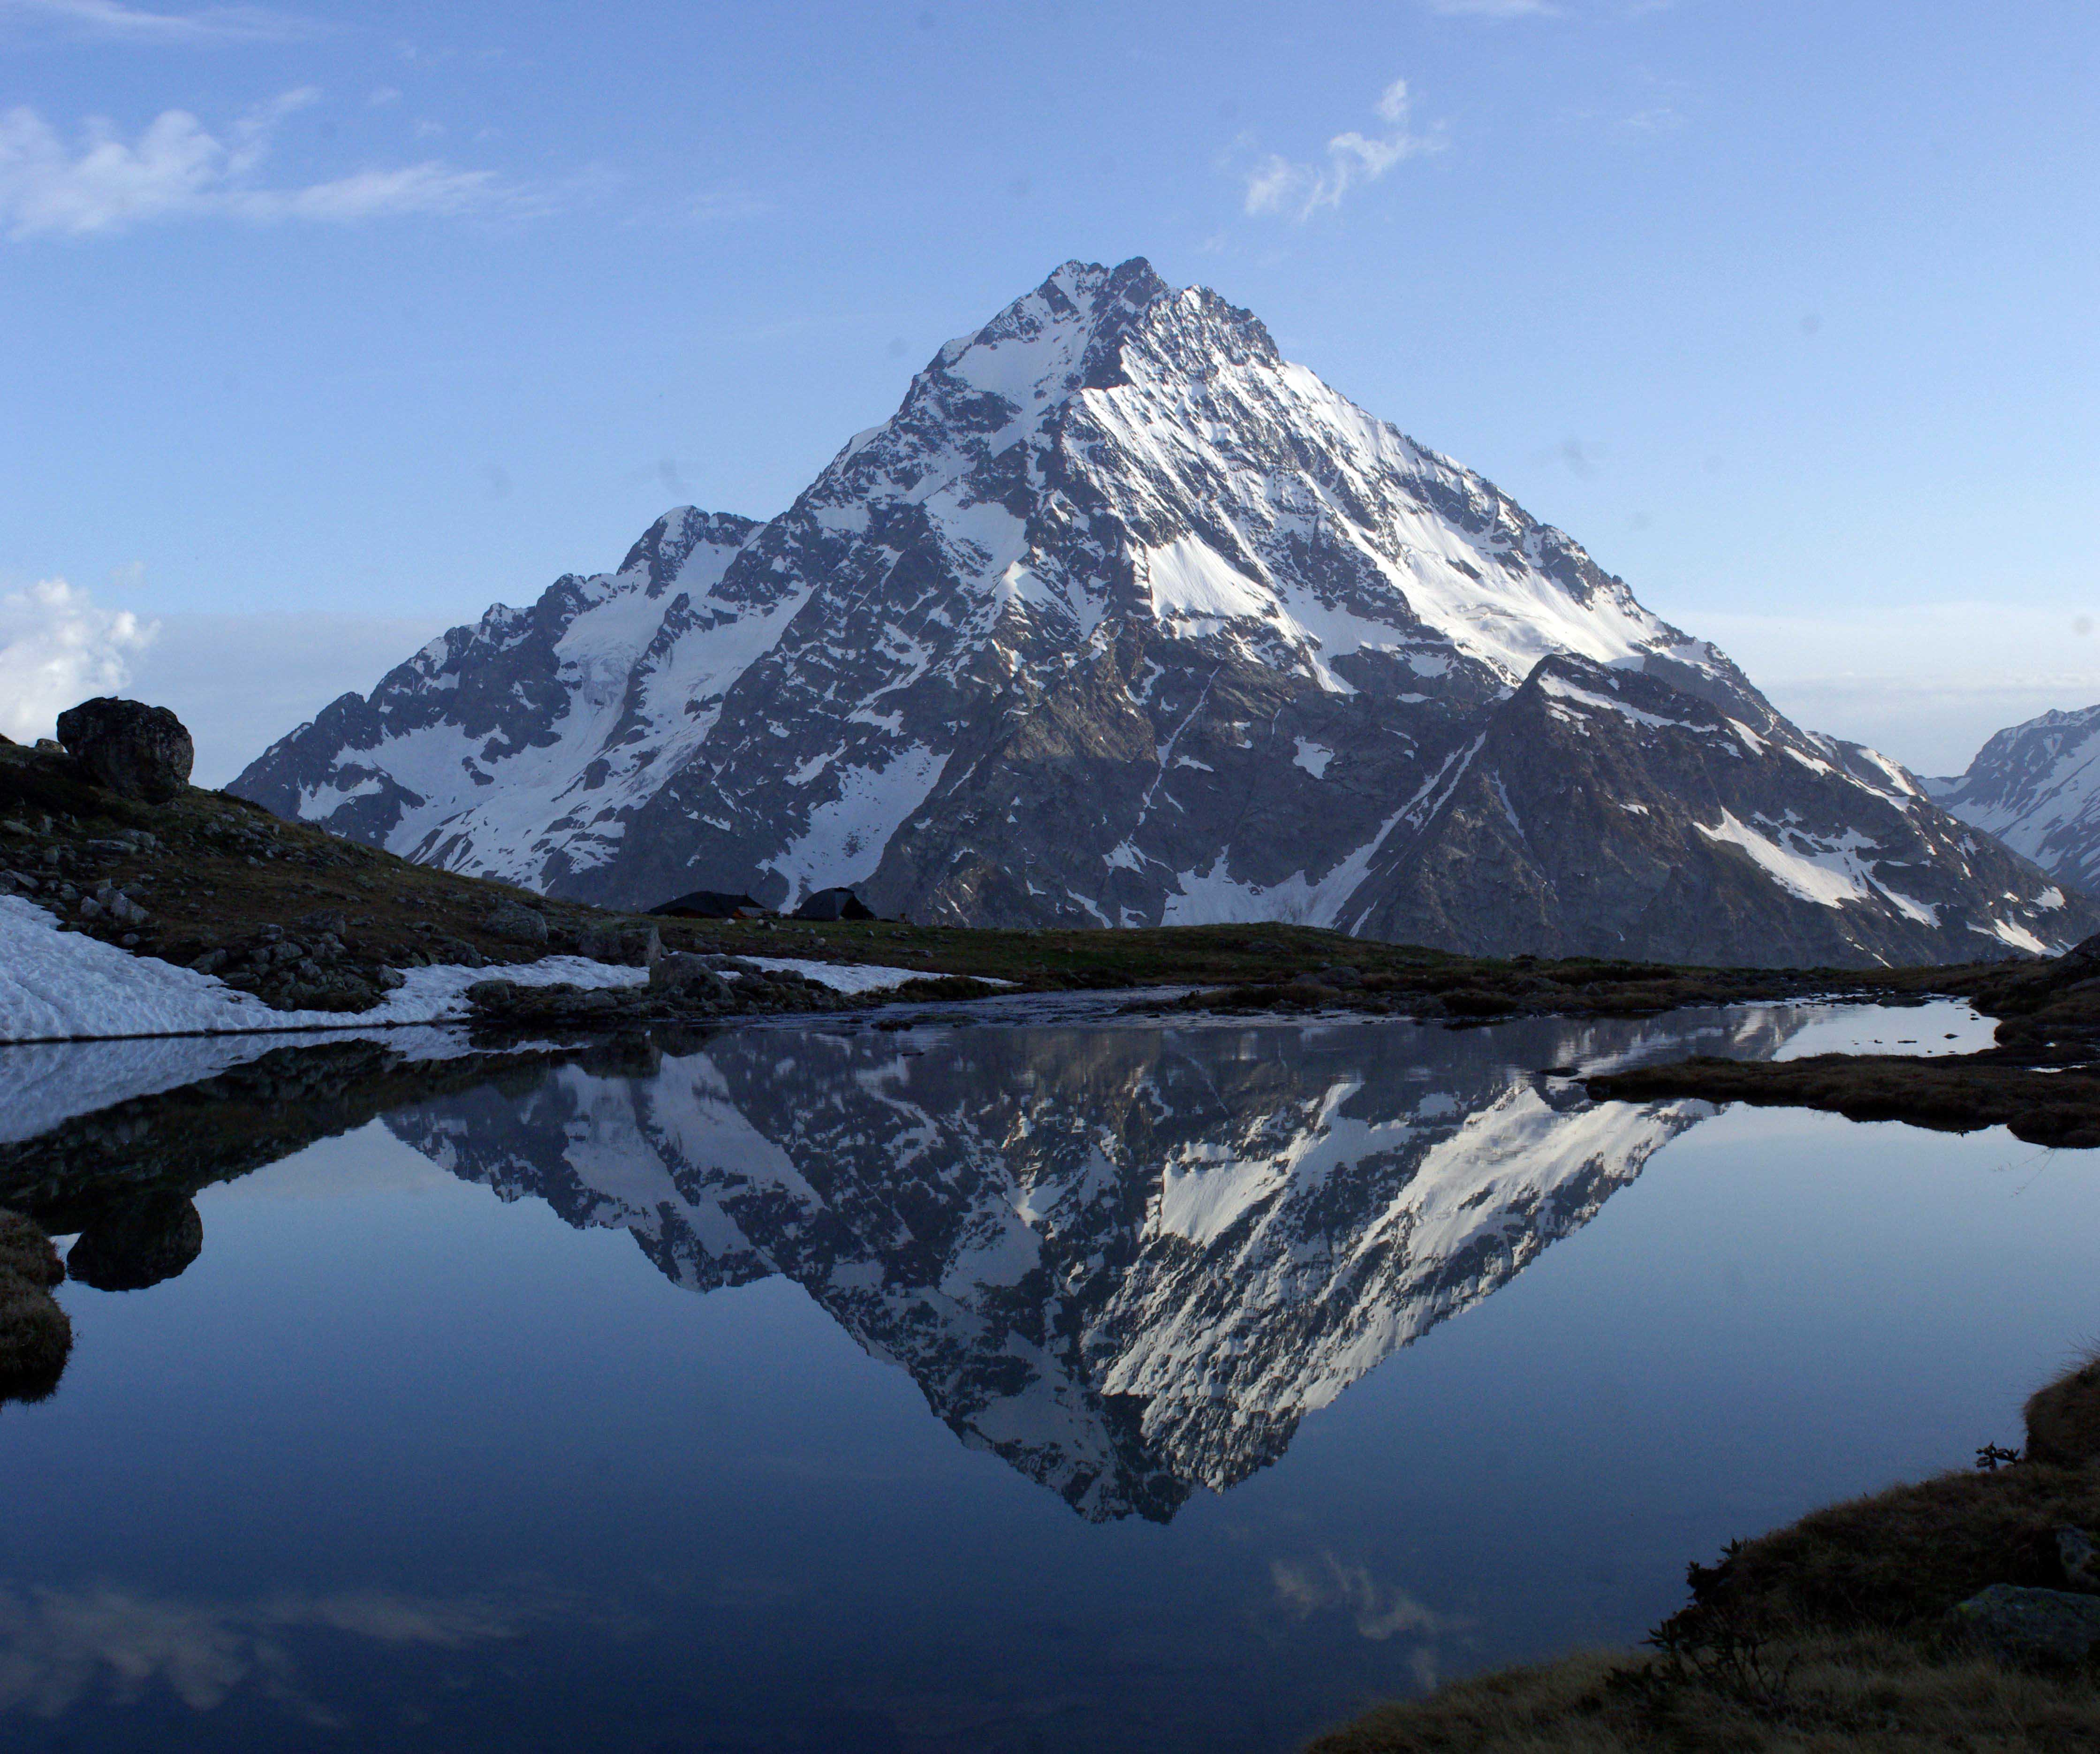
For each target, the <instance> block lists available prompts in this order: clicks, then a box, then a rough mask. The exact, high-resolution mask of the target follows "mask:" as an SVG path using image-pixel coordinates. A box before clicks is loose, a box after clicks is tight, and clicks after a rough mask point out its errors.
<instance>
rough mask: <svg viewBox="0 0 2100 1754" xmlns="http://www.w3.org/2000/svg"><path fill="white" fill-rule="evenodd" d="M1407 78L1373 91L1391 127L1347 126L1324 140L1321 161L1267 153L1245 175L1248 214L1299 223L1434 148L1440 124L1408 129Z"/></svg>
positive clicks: (1440, 146)
mask: <svg viewBox="0 0 2100 1754" xmlns="http://www.w3.org/2000/svg"><path fill="white" fill-rule="evenodd" d="M1409 104H1410V99H1409V96H1408V91H1407V82H1406V81H1405V79H1396V80H1394V81H1393V82H1392V84H1391V85H1389V86H1387V87H1386V88H1385V90H1384V91H1382V92H1380V93H1379V99H1378V103H1377V104H1376V105H1375V106H1374V108H1376V110H1377V112H1378V114H1379V119H1380V120H1381V121H1384V122H1386V123H1387V124H1388V125H1390V126H1391V128H1392V132H1391V133H1389V134H1385V135H1376V136H1372V135H1363V134H1360V133H1357V131H1356V130H1353V129H1352V130H1350V131H1348V133H1346V134H1338V135H1335V137H1334V139H1331V140H1330V141H1329V142H1328V143H1327V162H1326V166H1324V167H1323V166H1317V165H1307V164H1298V163H1295V162H1294V161H1291V160H1290V159H1288V158H1286V157H1283V156H1282V154H1281V153H1278V152H1272V153H1271V154H1270V155H1269V156H1268V157H1267V158H1265V159H1264V160H1263V161H1261V162H1260V164H1259V165H1257V166H1255V168H1254V169H1253V170H1251V171H1249V172H1248V173H1247V174H1246V202H1245V206H1246V211H1247V212H1248V213H1249V214H1254V215H1257V216H1259V215H1261V214H1281V215H1282V216H1283V217H1285V218H1286V219H1291V220H1293V221H1295V222H1296V223H1299V224H1303V223H1304V222H1305V221H1306V220H1308V219H1311V218H1312V215H1313V214H1316V213H1317V212H1318V211H1319V210H1321V208H1322V207H1339V206H1340V205H1341V204H1342V197H1343V196H1344V195H1346V194H1347V193H1348V192H1349V190H1350V189H1351V188H1353V187H1354V186H1355V185H1357V183H1375V182H1376V181H1377V180H1378V179H1379V178H1380V177H1382V176H1383V175H1385V174H1386V172H1387V171H1388V170H1392V167H1393V166H1395V165H1396V164H1398V163H1399V162H1400V161H1401V160H1402V159H1405V158H1415V157H1420V156H1421V155H1422V154H1423V153H1425V152H1442V151H1443V150H1444V147H1445V139H1444V135H1443V133H1442V131H1441V129H1440V127H1437V128H1432V129H1431V130H1430V131H1429V132H1428V133H1427V134H1410V132H1409V131H1408V127H1407V121H1408V108H1409Z"/></svg>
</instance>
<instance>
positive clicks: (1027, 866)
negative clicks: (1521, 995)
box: [233, 261, 2100, 964]
mask: <svg viewBox="0 0 2100 1754" xmlns="http://www.w3.org/2000/svg"><path fill="white" fill-rule="evenodd" d="M233 789H235V790H236V791H238V792H240V793H241V794H242V795H243V796H245V797H250V798H253V799H254V800H256V801H257V802H261V803H263V804H265V805H267V806H269V807H270V808H271V809H272V810H275V811H279V812H280V814H284V815H299V816H303V817H307V818H309V819H311V820H318V821H321V822H324V823H326V824H328V825H329V827H331V828H335V829H337V830H338V831H339V832H341V833H346V834H352V835H356V836H359V837H364V838H366V839H369V840H372V841H374V842H383V843H384V844H385V845H386V846H388V847H390V848H391V849H392V850H395V851H397V852H401V853H404V854H407V855H410V856H412V857H415V858H417V859H426V860H430V861H434V862H436V863H439V864H445V865H448V866H450V867H452V868H457V869H461V870H469V871H474V872H478V873H485V874H488V875H492V876H498V877H506V878H509V879H510V880H511V881H516V882H519V883H522V884H526V885H529V886H534V887H537V888H540V889H543V890H547V891H549V892H550V893H554V894H558V895H571V896H575V897H577V898H579V899H587V900H593V901H598V902H603V903H607V904H615V905H619V906H623V907H647V906H651V905H653V904H656V903H658V902H660V901H661V900H662V899H664V898H665V897H667V896H671V895H680V894H682V893H684V892H686V891H688V890H695V889H696V888H708V889H714V890H725V891H729V892H732V893H735V892H739V891H746V890H748V892H749V893H750V894H751V895H754V896H755V897H757V899H758V900H759V901H761V902H762V903H764V904H767V905H768V906H772V907H783V908H787V907H792V906H793V905H795V904H796V902H798V901H799V900H801V899H805V898H806V897H807V896H808V895H810V894H812V893H814V892H815V891H817V890H823V889H826V888H830V887H833V886H840V885H849V886H854V887H856V888H857V889H858V890H859V892H860V894H861V895H862V898H863V899H865V900H866V901H867V903H868V904H870V905H871V907H873V908H874V909H875V910H876V912H880V913H882V914H885V915H897V914H904V915H907V916H908V917H911V918H913V919H916V920H923V921H934V922H950V923H967V924H980V925H1006V926H1027V925H1052V924H1073V925H1084V924H1107V925H1118V926H1120V925H1158V924H1162V923H1165V924H1179V923H1189V922H1199V921H1219V920H1251V919H1273V918H1281V919H1289V920H1299V921H1306V922H1308V923H1312V924H1318V925H1332V926H1339V927H1342V928H1343V929H1345V930H1351V931H1356V932H1359V933H1365V934H1396V935H1401V936H1407V937H1415V938H1420V939H1424V940H1425V941H1427V942H1429V943H1435V944H1438V945H1442V946H1445V947H1448V948H1456V949H1462V950H1467V951H1473V952H1517V951H1525V950H1529V951H1536V952H1546V951H1553V950H1574V951H1582V952H1599V953H1608V954H1640V955H1665V954H1668V955H1678V954H1689V955H1691V956H1692V957H1696V958H1697V959H1699V960H1714V961H1718V960H1730V961H1747V962H1753V963H1766V964H1774V963H1778V964H1784V963H1787V962H1790V961H1797V960H1799V959H1801V958H1803V957H1813V958H1815V960H1819V961H1833V962H1846V963H1854V964H1860V963H1868V962H1872V961H1876V960H1878V959H1882V958H1891V957H1900V958H1902V959H1904V960H1908V961H1949V960H1952V961H1964V960H1970V959H1973V958H1974V957H1978V956H1979V955H1992V954H2008V953H2010V952H2013V951H2014V950H2016V949H2017V950H2043V949H2054V948H2061V947H2062V946H2063V945H2064V944H2067V943H2070V942H2071V941H2072V940H2074V939H2076V938H2079V937H2081V936H2084V935H2085V934H2086V933H2088V932H2089V931H2091V930H2093V929H2094V928H2095V927H2096V926H2100V914H2095V913H2094V912H2093V910H2091V909H2089V908H2088V907H2087V906H2086V905H2085V903H2084V902H2083V901H2082V900H2081V899H2077V898H2075V897H2067V896H2066V895H2063V893H2062V891H2061V890H2059V889H2057V888H2054V887H2052V886H2051V885H2050V884H2049V881H2047V879H2046V878H2045V877H2043V876H2042V875H2041V874H2040V873H2038V872H2036V871H2034V870H2032V869H2031V868H2028V867H2027V866H2026V865H2024V864H2022V863H2021V862H2020V861H2018V859H2014V858H2011V857H2010V856H2008V855H2005V854H2004V853H2003V852H2002V851H2001V850H1999V849H1997V848H1996V846H1993V845H1992V844H1991V843H1989V842H1986V841H1984V840H1983V839H1982V838H1981V837H1978V836H1976V835H1975V834H1974V833H1970V831H1968V830H1966V829H1965V828H1962V827H1961V825H1959V824H1956V823H1954V822H1952V820H1949V819H1948V818H1947V817H1946V816H1944V815H1943V814H1942V813H1941V812H1939V811H1938V810H1937V809H1936V808H1935V806H1933V805H1932V803H1931V802H1930V801H1929V800H1928V799H1927V798H1926V797H1925V796H1924V795H1923V793H1921V790H1920V789H1919V788H1918V787H1917V785H1916V784H1915V783H1914V782H1913V781H1912V780H1910V779H1909V778H1908V775H1904V773H1903V772H1902V771H1900V770H1899V769H1897V768H1895V767H1893V766H1892V765H1891V764H1890V763H1889V762H1886V761H1884V760H1882V758H1880V757H1878V756H1876V755H1874V754H1873V753H1872V752H1870V751H1867V750H1864V749H1857V748H1855V747H1853V746H1851V745H1846V744H1838V743H1835V742H1833V741H1830V740H1827V739H1824V738H1820V737H1815V736H1809V735H1807V734H1805V733H1803V732H1802V731H1798V730H1797V729H1796V728H1795V727H1793V726H1792V725H1790V724H1789V723H1788V722H1786V721H1785V720H1784V719H1782V718H1780V716H1779V715H1778V714H1776V712H1775V711H1774V710H1773V709H1772V708H1771V706H1770V705H1769V704H1768V703H1767V702H1766V701H1765V700H1764V699H1763V698H1762V696H1760V695H1759V694H1758V692H1757V691H1756V690H1755V689H1754V688H1753V687H1751V686H1750V685H1749V683H1748V681H1747V680H1745V678H1744V677H1743V676H1742V674H1741V673H1740V671H1738V670H1737V669H1736V667H1735V666H1734V665H1732V663H1730V662H1729V661H1728V660H1727V658H1726V657H1724V656H1723V655H1722V654H1721V653H1719V652H1717V651H1716V650H1715V649H1714V647H1711V646H1710V645H1708V644H1706V643H1704V642H1702V641H1700V640H1697V639H1694V638H1691V637H1689V636H1687V635H1686V634H1683V633H1681V632H1679V630H1676V629H1675V628H1673V627H1671V626H1670V625H1667V624H1666V623H1665V622H1663V621H1661V620H1659V619H1658V618H1657V617H1656V616H1653V615H1652V614H1650V613H1649V612H1648V611H1647V610H1645V609H1643V607H1641V605H1640V604H1639V603H1637V602H1636V601H1635V599H1634V597H1633V595H1632V594H1631V592H1630V591H1629V590H1628V589H1627V588H1626V585H1624V584H1623V583H1622V582H1621V581H1619V580H1618V579H1616V578H1613V577H1610V576H1608V574H1606V573H1605V572H1604V571H1603V570H1602V569H1601V568H1599V567H1598V566H1597V565H1596V563H1595V562H1594V561H1592V560H1591V559H1590V557H1589V556H1588V555H1587V554H1585V553H1584V552H1583V550H1582V549H1581V548H1580V547H1579V546H1577V545H1576V544H1575V543H1574V542H1573V541H1571V540H1570V539H1569V538H1568V537H1567V536H1565V535H1564V534H1563V533H1561V532H1560V531H1558V530H1555V529H1552V528H1548V527H1546V526H1545V525H1542V524H1539V523H1537V521H1536V520H1535V519H1533V518H1531V517H1529V515H1527V514H1525V513H1524V511H1523V510H1522V509H1521V508H1520V507H1518V506H1515V505H1514V504H1513V503H1511V501H1509V500H1508V499H1507V497H1505V496H1504V495H1503V494H1502V493H1500V492H1498V490H1497V489H1496V488H1494V487H1493V485H1492V484H1490V483H1489V482H1487V481H1485V480H1484V479H1481V478H1480V476H1478V475H1475V474H1473V473H1471V471H1467V470H1465V469H1463V468H1462V467H1460V466H1458V464H1456V463H1454V462H1451V461H1450V460H1449V458H1446V457H1440V456H1439V455H1437V454H1436V453H1435V452H1433V451H1430V450H1428V449H1426V448H1423V446H1421V445H1419V444H1416V443H1415V442H1414V440H1410V439H1409V438H1407V437H1406V436H1405V435H1403V434H1401V432H1399V431H1396V430H1395V429H1394V428H1392V427H1391V426H1387V425H1385V424H1383V422H1379V421H1378V420H1375V419H1374V418H1372V417H1370V415H1368V414H1366V413H1364V412H1363V411H1362V410H1361V409H1357V408H1356V407H1355V406H1354V405H1352V404H1351V403H1349V402H1348V401H1347V400H1344V399H1343V397H1341V396H1340V395H1337V394H1336V393H1335V391H1332V390H1331V389H1330V388H1328V387H1327V386H1326V385H1325V384H1324V383H1322V382H1321V381H1320V380H1319V379H1318V378H1316V377H1314V376H1313V375H1312V373H1310V372H1308V371H1306V370H1305V369H1303V368H1302V367H1299V366H1295V365H1293V364H1290V363H1288V362H1287V361H1286V360H1284V359H1282V356H1280V355H1279V354H1278V353H1277V350H1276V347H1275V345H1274V343H1273V341H1272V340H1271V339H1270V338H1269V335H1268V332H1267V330H1266V329H1264V328H1263V327H1262V325H1261V324H1260V322H1259V321H1257V320H1255V318H1254V317H1253V316H1251V315H1250V314H1249V313H1247V312H1246V311H1242V310H1239V309H1237V308H1236V307H1233V306H1232V305H1230V304H1229V303H1226V302H1225V301H1224V299H1222V298H1219V297H1218V296H1217V295H1216V294H1214V293H1211V292H1208V291H1206V290H1203V289H1187V290H1177V289H1175V288H1172V287H1170V286H1168V285H1166V284H1165V283H1164V282H1163V281H1161V280H1160V279H1159V277H1158V276H1157V275H1156V274H1154V272H1153V271H1152V269H1151V268H1150V267H1149V266H1148V265H1147V264H1146V263H1144V262H1142V261H1132V262H1127V263H1123V265H1122V266H1121V267H1118V268H1114V269H1113V270H1110V269H1106V268H1102V267H1093V266H1088V265H1085V264H1081V263H1067V264H1066V265H1065V267H1062V268H1061V269H1059V270H1058V271H1057V273H1055V274H1053V275H1052V276H1051V277H1050V278H1049V279H1048V281H1044V282H1043V285H1041V286H1040V287H1039V288H1037V289H1036V290H1035V292H1033V293H1031V294H1029V295H1028V296H1027V297H1026V298H1021V299H1020V300H1017V302H1016V303H1014V304H1012V305H1011V306H1009V307H1008V308H1007V309H1006V310H1005V311H1002V312H1001V313H1000V314H999V316H996V317H995V318H994V320H992V321H991V322H990V324H988V325H986V327H985V328H984V329H981V330H979V331H978V332H977V334H973V335H969V336H965V337H963V338H960V339H958V340H955V341H953V342H950V343H948V345H947V346H946V347H943V348H942V350H941V351H939V353H937V355H936V356H934V358H933V360H931V361H930V362H929V364H928V365H927V366H926V368H925V369H924V370H923V371H921V372H920V373H919V375H918V376H917V377H916V378H915V379H914V380H913V381H912V383H911V388H910V390H909V391H908V392H907V395H906V397H905V399H904V402H903V404H902V407H901V408H900V409H898V412H897V413H896V414H895V415H894V416H893V418H891V419H890V420H889V421H887V422H885V423H884V424H883V425H882V426H878V427H876V428H874V429H872V430H871V431H868V432H866V433H863V434H862V435H859V436H858V437H857V438H855V439H854V440H852V441H851V442H850V443H849V444H847V445H846V446H845V448H844V449H843V450H841V451H840V453H839V454H838V456H837V457H835V458H834V459H833V460H832V462H831V464H830V465H829V466H828V467H827V468H826V469H825V471H823V474H821V475H819V476H818V478H817V479H816V480H815V481H814V483H812V484H811V485H810V488H808V489H807V490H806V491H805V492H804V493H802V494H801V497H799V498H797V499H796V501H795V503H794V504H793V505H792V506H790V507H789V508H788V509H787V510H786V511H785V512H783V513H782V514H781V515H780V516H779V517H777V518H775V519H773V520H772V521H771V522H770V523H769V524H764V525H762V526H760V525H753V524H749V523H748V522H746V521H745V520H743V519H733V518H726V517H723V516H721V515H716V516H713V517H707V516H704V515H702V514H700V513H699V512H697V511H694V510H690V509H686V510H679V511H677V512H673V513H672V514H669V515H667V516H666V517H665V518H664V519H660V521H659V522H658V523H657V524H656V525H655V526H654V527H653V528H651V530H650V532H648V533H647V534H646V536H644V537H643V538H642V541H640V542H638V543H637V545H636V546H635V548H634V550H633V552H632V553H631V554H629V556H628V558H627V560H626V561H625V562H624V563H623V565H622V567H621V568H620V571H619V572H615V573H611V574H604V575H600V576H598V577H594V578H591V579H577V578H574V577H570V578H564V579H562V580H561V581H558V582H557V583H556V585H554V587H553V588H552V589H551V590H549V592H548V593H547V594H545V596H544V597H542V598H541V599H540V602H539V603H537V604H536V605H535V606H534V607H532V609H530V610H514V609H509V608H503V607H497V608H495V609H492V610H491V611H490V612H488V614H487V616H484V617H483V620H482V621H481V623H480V624H479V625H478V626H477V627H474V628H461V629H457V630H454V631H453V632H452V633H451V634H448V635H446V636H445V638H443V639H442V640H439V641H436V642H434V643H432V644H431V645H430V647H426V649H425V650H424V651H423V652H421V653H419V654H417V656H416V657H415V658H413V659H412V660H411V661H409V662H408V664H406V665H403V666H402V667H401V668H400V669H397V670H395V672H393V673H392V674H390V675H389V676H388V677H387V678H386V679H385V680H384V681H383V682H382V683H381V684H380V686H379V687H378V688H377V690H375V691H374V692H373V695H372V696H370V698H369V699H368V700H360V699H358V698H357V697H356V696H345V697H344V698H343V699H342V700H338V701H337V703H336V704H335V705H333V706H331V707H330V708H329V709H328V710H327V711H326V712H325V713H324V714H322V715H321V717H320V718H319V719H317V720H315V722H313V723H312V724H311V725H309V726H306V727H301V728H300V729H299V730H298V731H295V732H293V734H292V735H291V736H289V737H287V738H285V739H284V740H282V741H280V743H278V744H276V745H275V746H274V747H273V748H271V749H270V750H269V751H267V753H265V754H264V755H263V756H262V758H260V759H259V760H258V761H257V762H255V763H254V765H253V766H252V767H249V770H248V771H246V772H245V774H244V775H241V777H240V780H237V781H236V784H235V786H234V788H233Z"/></svg>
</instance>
